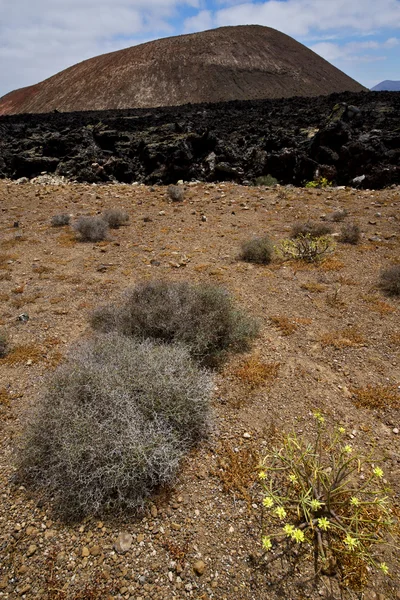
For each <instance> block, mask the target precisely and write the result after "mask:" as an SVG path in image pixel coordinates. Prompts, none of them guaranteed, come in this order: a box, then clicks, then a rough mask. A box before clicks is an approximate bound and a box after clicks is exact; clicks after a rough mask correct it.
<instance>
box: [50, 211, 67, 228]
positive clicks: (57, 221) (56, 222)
mask: <svg viewBox="0 0 400 600" xmlns="http://www.w3.org/2000/svg"><path fill="white" fill-rule="evenodd" d="M70 221H71V215H67V214H66V213H61V214H59V215H54V216H53V217H51V226H52V227H63V226H64V225H69V224H70Z"/></svg>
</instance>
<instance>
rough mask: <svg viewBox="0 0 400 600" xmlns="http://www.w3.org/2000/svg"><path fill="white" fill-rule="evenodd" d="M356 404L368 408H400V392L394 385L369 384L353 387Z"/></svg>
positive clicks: (352, 391)
mask: <svg viewBox="0 0 400 600" xmlns="http://www.w3.org/2000/svg"><path fill="white" fill-rule="evenodd" d="M350 391H351V393H352V394H353V396H354V398H355V401H356V406H364V407H366V408H385V407H388V406H389V407H391V408H400V393H399V390H398V389H397V388H396V386H394V385H367V386H366V387H363V388H361V387H360V388H351V389H350Z"/></svg>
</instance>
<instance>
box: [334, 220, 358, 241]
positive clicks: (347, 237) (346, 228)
mask: <svg viewBox="0 0 400 600" xmlns="http://www.w3.org/2000/svg"><path fill="white" fill-rule="evenodd" d="M360 237H361V232H360V228H359V226H358V225H357V224H356V223H347V224H346V225H343V227H342V228H341V230H340V235H339V242H342V244H353V245H354V246H355V245H356V244H358V242H359V241H360Z"/></svg>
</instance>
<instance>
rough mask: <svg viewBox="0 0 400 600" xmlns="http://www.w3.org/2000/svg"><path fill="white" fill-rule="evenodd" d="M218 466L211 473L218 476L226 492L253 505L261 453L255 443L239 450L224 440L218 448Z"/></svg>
mask: <svg viewBox="0 0 400 600" xmlns="http://www.w3.org/2000/svg"><path fill="white" fill-rule="evenodd" d="M217 457H218V458H217V467H216V469H214V470H212V471H211V474H212V475H214V476H216V477H218V479H219V480H220V481H221V483H222V488H223V490H224V492H226V493H229V494H233V495H234V496H235V497H239V498H242V499H243V500H245V501H246V502H247V504H248V506H250V505H251V502H252V495H251V491H250V490H251V487H252V486H253V485H254V483H255V482H256V481H257V472H258V468H257V467H258V465H259V463H260V455H259V453H258V452H257V451H256V449H255V448H254V444H251V443H249V444H246V446H241V447H240V448H239V449H238V451H237V452H235V450H234V449H233V448H232V447H231V446H230V445H229V443H228V442H225V441H224V442H222V443H221V444H220V446H219V448H218V450H217Z"/></svg>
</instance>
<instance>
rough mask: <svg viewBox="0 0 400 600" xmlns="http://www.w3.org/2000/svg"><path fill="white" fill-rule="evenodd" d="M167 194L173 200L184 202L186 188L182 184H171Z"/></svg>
mask: <svg viewBox="0 0 400 600" xmlns="http://www.w3.org/2000/svg"><path fill="white" fill-rule="evenodd" d="M167 194H168V197H169V198H170V200H172V202H183V199H184V197H185V189H184V187H183V186H182V185H169V186H168V188H167Z"/></svg>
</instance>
